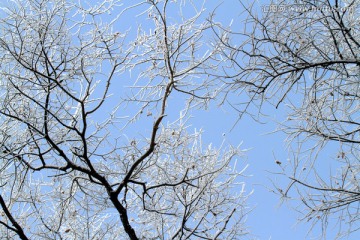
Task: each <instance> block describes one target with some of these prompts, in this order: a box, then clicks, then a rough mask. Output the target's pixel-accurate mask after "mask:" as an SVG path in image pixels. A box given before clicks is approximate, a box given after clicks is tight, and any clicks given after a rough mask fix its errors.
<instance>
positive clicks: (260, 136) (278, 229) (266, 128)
mask: <svg viewBox="0 0 360 240" xmlns="http://www.w3.org/2000/svg"><path fill="white" fill-rule="evenodd" d="M127 2H129V1H127ZM179 2H180V1H179ZM264 3H265V1H264ZM218 4H219V1H209V3H207V4H205V7H206V8H207V9H208V10H209V11H211V10H212V9H214V8H215V7H216V6H217V5H218ZM257 4H258V8H256V7H255V8H254V9H258V11H259V14H260V13H261V8H260V6H261V5H262V4H261V3H258V2H257ZM136 12H137V13H138V12H140V11H139V10H132V11H129V12H128V13H127V15H125V17H123V18H122V19H127V21H125V22H122V24H121V25H119V26H117V27H118V29H114V31H124V30H127V29H130V28H131V31H130V35H129V37H130V38H131V36H132V35H131V34H134V33H136V29H137V24H140V23H141V24H142V26H143V27H144V28H147V26H146V24H147V22H146V21H145V20H144V19H142V18H141V17H137V18H134V16H133V14H134V13H136ZM242 12H243V9H242V6H241V4H240V3H239V1H237V0H227V1H223V2H222V3H221V4H220V5H219V7H218V8H217V11H216V19H217V20H219V21H222V23H223V24H224V25H226V24H229V23H230V22H231V21H232V20H233V25H232V27H233V29H235V30H237V31H242V30H243V20H244V18H243V17H244V14H243V13H242ZM174 13H176V12H174ZM110 17H111V16H110ZM120 22H121V21H120ZM151 24H152V23H151ZM149 28H151V27H149ZM135 75H136V72H134V73H133V76H135ZM129 80H130V81H132V79H129ZM232 100H233V101H236V97H235V96H233V97H232ZM284 110H285V109H284V108H283V107H280V108H279V109H277V110H276V109H275V108H274V107H270V106H268V107H267V108H266V112H267V113H268V114H269V118H268V119H263V120H264V124H260V123H258V122H255V121H254V120H253V119H251V118H249V117H245V118H244V119H242V120H241V121H239V122H237V120H238V115H237V112H236V111H235V110H234V109H232V108H231V107H230V106H229V105H226V106H223V107H220V108H218V106H217V105H216V103H213V104H211V107H210V108H209V109H208V110H197V111H193V112H192V116H193V117H192V118H191V119H190V121H189V123H191V127H192V128H194V129H199V128H202V129H203V130H204V131H205V133H204V142H207V143H210V142H212V143H214V144H215V145H218V144H220V143H221V141H222V140H223V138H224V137H223V133H225V138H226V141H228V142H229V143H231V144H233V145H238V144H239V143H241V142H242V148H243V149H249V150H248V151H247V152H246V153H245V157H244V158H241V159H240V160H241V161H239V168H242V167H244V166H245V165H247V164H249V168H248V169H247V172H246V174H247V175H248V176H249V177H247V178H244V179H243V181H245V182H246V189H247V191H248V192H250V191H252V190H254V193H253V194H252V196H251V197H250V199H249V201H248V205H249V207H253V208H254V209H253V211H252V212H251V213H250V214H249V216H248V221H247V225H248V227H249V230H250V232H251V236H250V237H254V238H256V239H276V240H277V239H292V240H300V239H312V237H318V236H319V234H320V231H321V226H316V227H315V228H314V229H313V233H310V234H308V230H309V228H310V225H309V224H306V223H305V222H301V223H299V224H298V223H297V219H298V218H299V217H300V215H299V214H298V213H296V212H295V211H294V210H292V206H294V204H298V203H299V202H297V203H296V202H295V203H291V204H287V203H283V204H281V200H280V198H279V196H278V195H275V194H274V193H272V192H271V191H270V189H271V188H273V185H272V183H271V181H276V182H277V183H279V184H280V185H286V184H287V183H288V180H287V179H285V178H279V177H277V176H276V175H275V174H272V173H276V172H280V168H279V166H278V165H277V164H276V163H275V159H277V160H280V161H281V162H283V163H285V162H286V161H287V158H288V154H287V150H286V148H285V146H286V144H285V138H286V136H285V135H284V134H281V133H276V134H267V133H270V132H272V131H274V130H275V129H276V124H275V123H274V122H273V121H272V118H273V119H276V120H278V121H281V120H282V118H283V117H284V115H285V111H284ZM178 114H179V113H178V112H177V111H176V110H174V111H171V110H170V111H169V112H168V115H173V117H177V116H178ZM236 122H237V124H236V125H235V126H234V124H235V123H236ZM189 131H191V130H189ZM134 134H136V133H134ZM324 169H326V170H328V167H325V168H324ZM334 233H335V232H333V231H331V229H330V232H328V237H327V239H333V234H334ZM349 239H357V238H356V236H354V235H352V236H351V238H349Z"/></svg>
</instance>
